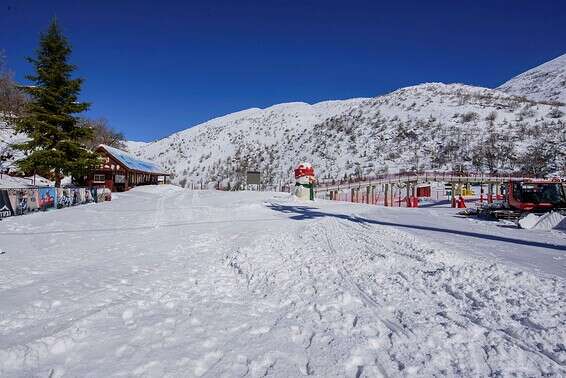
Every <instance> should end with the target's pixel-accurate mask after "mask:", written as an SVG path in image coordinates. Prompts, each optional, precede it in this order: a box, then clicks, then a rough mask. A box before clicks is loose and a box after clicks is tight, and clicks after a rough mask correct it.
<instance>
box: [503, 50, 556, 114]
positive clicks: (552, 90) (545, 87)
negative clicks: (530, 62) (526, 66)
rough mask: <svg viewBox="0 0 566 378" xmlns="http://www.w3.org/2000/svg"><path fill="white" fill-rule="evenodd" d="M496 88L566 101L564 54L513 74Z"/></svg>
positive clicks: (537, 97) (535, 98)
mask: <svg viewBox="0 0 566 378" xmlns="http://www.w3.org/2000/svg"><path fill="white" fill-rule="evenodd" d="M498 89H500V90H502V91H504V92H507V93H510V94H514V95H517V96H525V97H527V98H530V99H533V100H538V101H557V102H561V103H566V54H564V55H561V56H559V57H558V58H556V59H553V60H551V61H549V62H546V63H544V64H541V65H540V66H537V67H535V68H533V69H530V70H528V71H526V72H524V73H522V74H520V75H518V76H515V77H514V78H512V79H511V80H509V81H507V82H506V83H504V84H503V85H501V86H500V87H499V88H498Z"/></svg>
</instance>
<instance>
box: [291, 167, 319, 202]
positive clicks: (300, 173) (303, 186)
mask: <svg viewBox="0 0 566 378" xmlns="http://www.w3.org/2000/svg"><path fill="white" fill-rule="evenodd" d="M314 182H315V178H314V169H313V167H312V165H311V164H309V163H301V164H299V165H298V166H297V168H295V193H294V194H295V197H297V198H298V199H300V200H303V201H314Z"/></svg>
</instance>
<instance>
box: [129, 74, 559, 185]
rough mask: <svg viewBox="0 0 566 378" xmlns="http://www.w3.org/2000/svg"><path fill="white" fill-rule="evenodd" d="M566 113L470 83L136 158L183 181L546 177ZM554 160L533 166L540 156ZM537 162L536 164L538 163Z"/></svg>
mask: <svg viewBox="0 0 566 378" xmlns="http://www.w3.org/2000/svg"><path fill="white" fill-rule="evenodd" d="M565 110H566V109H564V107H563V106H559V105H550V104H546V103H540V102H536V101H532V100H528V99H525V98H520V97H517V96H512V95H508V94H505V93H503V92H501V91H497V90H492V89H487V88H479V87H472V86H467V85H461V84H449V85H447V84H441V83H430V84H422V85H417V86H414V87H409V88H404V89H400V90H397V91H395V92H393V93H390V94H387V95H385V96H380V97H376V98H370V99H351V100H344V101H331V102H322V103H318V104H314V105H308V104H305V103H288V104H280V105H275V106H272V107H270V108H266V109H248V110H244V111H241V112H238V113H233V114H229V115H226V116H224V117H220V118H216V119H213V120H211V121H208V122H206V123H203V124H201V125H197V126H195V127H192V128H190V129H187V130H184V131H181V132H178V133H176V134H173V135H171V136H169V137H167V138H164V139H162V140H159V141H156V142H153V143H150V144H148V145H146V146H143V147H141V148H139V149H138V150H137V151H136V154H137V155H138V156H141V157H143V158H146V159H149V160H154V161H157V162H158V163H160V164H161V165H162V166H163V167H164V168H166V169H168V170H170V171H171V172H173V173H174V174H175V178H174V182H177V183H180V184H182V185H187V184H188V183H190V182H193V183H199V182H210V181H214V182H223V183H224V184H225V185H226V184H227V183H228V182H230V184H231V185H234V184H237V183H239V182H242V180H243V178H244V172H245V171H246V169H248V168H250V169H259V170H261V171H262V172H263V173H264V183H265V184H268V185H269V184H271V185H273V186H277V185H279V184H280V183H284V182H287V181H289V179H290V176H291V173H292V168H293V166H294V165H295V164H297V163H298V162H300V161H302V160H307V161H311V162H312V163H313V164H314V165H315V167H316V168H317V173H318V175H319V177H332V178H336V177H343V176H344V175H357V174H363V175H367V174H375V173H383V172H396V171H399V170H410V169H415V168H419V169H452V168H454V167H455V166H461V165H463V166H465V167H467V168H468V169H474V170H479V169H482V170H495V169H497V170H509V171H510V170H517V169H521V168H525V167H527V165H528V167H527V168H529V169H535V170H542V171H544V172H549V171H556V170H558V169H560V167H563V166H564V156H563V155H562V152H561V151H566V127H565V125H566V117H565V116H564V111H565ZM543 155H544V156H552V158H551V159H550V160H551V161H550V163H548V162H546V161H545V162H544V163H543V164H542V165H541V164H538V165H537V166H535V167H531V166H530V165H533V164H534V163H533V162H534V160H533V159H532V157H533V156H543ZM535 165H536V164H535Z"/></svg>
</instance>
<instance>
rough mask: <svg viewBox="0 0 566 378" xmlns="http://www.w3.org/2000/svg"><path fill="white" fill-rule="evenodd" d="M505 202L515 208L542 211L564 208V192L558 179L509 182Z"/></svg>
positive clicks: (565, 200)
mask: <svg viewBox="0 0 566 378" xmlns="http://www.w3.org/2000/svg"><path fill="white" fill-rule="evenodd" d="M507 203H508V204H509V207H510V208H512V209H515V210H518V211H520V212H521V213H523V212H529V213H531V212H532V213H539V212H540V213H544V212H548V211H551V210H565V209H566V194H565V193H564V186H563V185H562V183H561V182H560V181H559V180H537V179H533V180H528V181H519V182H510V183H509V185H508V192H507Z"/></svg>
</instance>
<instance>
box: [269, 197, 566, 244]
mask: <svg viewBox="0 0 566 378" xmlns="http://www.w3.org/2000/svg"><path fill="white" fill-rule="evenodd" d="M267 207H268V208H270V209H271V210H274V211H277V212H280V213H283V214H291V216H290V217H289V218H290V219H294V220H298V221H302V220H309V219H317V218H325V217H331V218H337V219H343V220H347V221H350V222H354V223H361V224H377V225H381V226H392V227H400V228H410V229H415V230H423V231H432V232H441V233H447V234H453V235H460V236H467V237H471V238H478V239H485V240H493V241H499V242H504V243H513V244H519V245H525V246H529V247H538V248H546V249H554V250H558V251H566V245H557V244H550V243H543V242H537V241H531V240H522V239H514V238H509V237H505V236H497V235H489V234H482V233H479V232H471V231H463V230H453V229H448V228H440V227H431V226H423V225H417V224H405V223H395V222H387V221H380V220H376V219H368V218H362V217H357V216H352V215H347V214H336V213H326V212H322V211H320V209H318V208H316V207H312V206H294V205H282V204H276V203H270V204H268V205H267Z"/></svg>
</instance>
